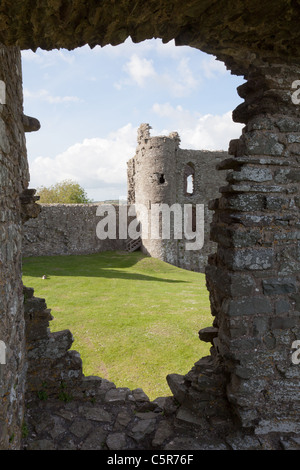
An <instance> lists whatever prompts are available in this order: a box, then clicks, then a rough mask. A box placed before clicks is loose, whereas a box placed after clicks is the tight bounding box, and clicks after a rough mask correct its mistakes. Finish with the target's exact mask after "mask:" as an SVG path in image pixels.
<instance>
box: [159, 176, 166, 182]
mask: <svg viewBox="0 0 300 470" xmlns="http://www.w3.org/2000/svg"><path fill="white" fill-rule="evenodd" d="M165 182H166V180H165V175H163V174H161V175H160V177H159V184H164V183H165Z"/></svg>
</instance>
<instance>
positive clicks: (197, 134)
mask: <svg viewBox="0 0 300 470" xmlns="http://www.w3.org/2000/svg"><path fill="white" fill-rule="evenodd" d="M152 111H153V112H154V113H155V114H157V115H159V116H161V117H167V118H169V120H170V125H172V129H169V130H165V133H167V132H171V131H175V130H176V131H177V132H178V133H179V136H180V138H181V148H192V149H195V150H197V149H199V150H200V149H206V150H228V144H229V141H230V140H231V139H236V138H238V137H239V136H240V134H241V130H242V127H243V126H242V124H237V123H235V122H233V121H232V113H231V112H227V113H225V114H222V115H212V114H205V115H201V114H198V113H194V114H193V113H190V112H189V111H187V110H185V109H183V108H182V107H181V106H176V107H173V106H172V105H170V104H169V103H164V104H159V103H155V104H154V105H153V107H152Z"/></svg>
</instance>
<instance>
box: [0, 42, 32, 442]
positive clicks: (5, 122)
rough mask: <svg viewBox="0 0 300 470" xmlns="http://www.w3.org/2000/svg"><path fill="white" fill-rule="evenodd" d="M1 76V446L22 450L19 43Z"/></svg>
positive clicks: (3, 58)
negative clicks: (2, 87) (2, 86)
mask: <svg viewBox="0 0 300 470" xmlns="http://www.w3.org/2000/svg"><path fill="white" fill-rule="evenodd" d="M0 80H1V81H2V82H3V83H5V94H4V95H2V101H1V104H0V184H1V199H0V201H1V202H0V204H1V212H0V240H1V242H0V340H1V341H3V342H4V344H5V346H6V351H5V355H6V357H5V364H0V449H17V448H18V447H19V446H20V438H21V428H22V424H23V414H24V390H25V372H26V368H25V335H24V313H23V290H22V279H21V245H22V231H21V223H22V206H21V195H22V194H23V191H24V190H25V189H26V188H27V185H28V179H29V175H28V167H27V159H26V146H25V137H24V126H23V94H22V93H23V92H22V69H21V56H20V51H19V49H18V48H15V47H10V48H6V47H3V46H1V47H0ZM3 97H5V99H3ZM3 362H4V361H3Z"/></svg>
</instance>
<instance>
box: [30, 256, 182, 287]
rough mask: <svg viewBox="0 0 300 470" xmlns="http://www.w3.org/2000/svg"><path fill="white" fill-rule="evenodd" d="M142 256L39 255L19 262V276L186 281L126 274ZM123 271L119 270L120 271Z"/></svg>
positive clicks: (180, 282)
mask: <svg viewBox="0 0 300 470" xmlns="http://www.w3.org/2000/svg"><path fill="white" fill-rule="evenodd" d="M144 258H147V257H146V256H144V255H142V254H140V253H139V254H136V253H130V254H129V253H126V254H125V253H124V254H123V253H122V254H118V253H116V252H105V254H103V253H96V254H93V255H77V256H75V255H71V256H40V257H30V258H24V259H23V275H25V276H31V277H38V278H42V276H44V275H45V276H46V279H50V278H51V276H64V277H66V276H75V277H98V278H101V277H102V278H107V279H125V280H126V279H127V280H128V281H151V282H166V283H171V284H182V283H186V282H188V281H184V280H177V279H168V278H161V277H156V276H150V275H148V274H142V273H135V272H130V271H126V269H128V268H131V267H132V266H134V265H135V264H136V263H138V262H139V261H140V260H142V259H144ZM122 269H123V270H122Z"/></svg>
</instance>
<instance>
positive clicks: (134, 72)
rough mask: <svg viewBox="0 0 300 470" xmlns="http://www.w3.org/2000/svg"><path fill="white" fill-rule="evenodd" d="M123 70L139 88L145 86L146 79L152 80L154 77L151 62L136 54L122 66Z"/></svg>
mask: <svg viewBox="0 0 300 470" xmlns="http://www.w3.org/2000/svg"><path fill="white" fill-rule="evenodd" d="M124 70H125V71H126V72H127V73H128V75H129V76H130V78H131V79H132V80H133V81H134V82H136V83H137V84H138V85H139V86H140V87H143V86H144V85H145V82H146V79H148V78H153V77H155V75H156V73H155V70H154V67H153V61H152V60H148V59H145V58H140V57H139V56H138V55H137V54H133V55H132V56H131V57H130V60H129V61H128V62H127V63H126V64H125V66H124Z"/></svg>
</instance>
